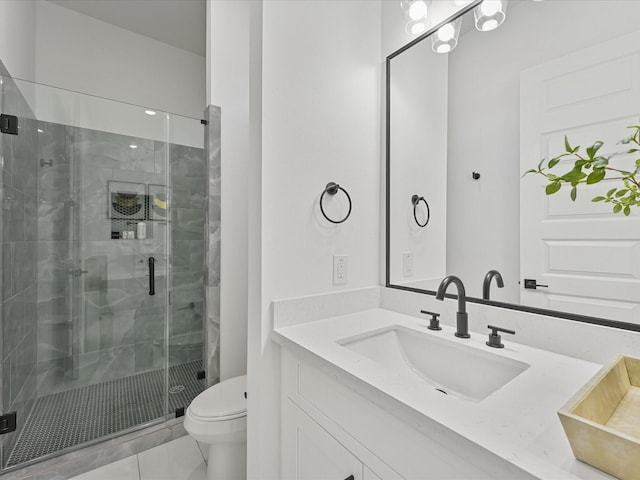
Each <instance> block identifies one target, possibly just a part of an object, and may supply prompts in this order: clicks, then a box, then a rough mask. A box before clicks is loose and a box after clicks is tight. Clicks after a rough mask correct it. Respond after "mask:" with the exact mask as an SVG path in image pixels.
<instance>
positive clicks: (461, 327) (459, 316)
mask: <svg viewBox="0 0 640 480" xmlns="http://www.w3.org/2000/svg"><path fill="white" fill-rule="evenodd" d="M451 283H455V285H456V287H457V288H458V313H456V337H460V338H469V337H470V336H471V335H469V316H468V315H467V307H466V302H467V294H466V293H465V291H464V285H463V284H462V280H460V279H459V278H458V277H456V276H455V275H449V276H447V277H444V279H443V280H442V282H440V285H439V286H438V292H437V293H436V300H444V292H446V291H447V287H448V286H449V285H450V284H451Z"/></svg>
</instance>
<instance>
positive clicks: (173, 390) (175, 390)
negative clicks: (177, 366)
mask: <svg viewBox="0 0 640 480" xmlns="http://www.w3.org/2000/svg"><path fill="white" fill-rule="evenodd" d="M183 390H184V385H176V386H175V387H171V388H170V389H169V393H172V394H176V393H180V392H182V391H183Z"/></svg>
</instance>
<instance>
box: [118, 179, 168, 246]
mask: <svg viewBox="0 0 640 480" xmlns="http://www.w3.org/2000/svg"><path fill="white" fill-rule="evenodd" d="M108 192H109V193H108V199H109V205H108V206H107V211H108V217H109V219H110V221H111V229H110V230H111V239H112V240H136V239H137V240H145V239H152V238H153V234H154V230H155V228H154V224H155V223H158V222H162V223H166V222H168V221H169V220H168V218H167V210H168V207H169V196H168V187H167V186H166V185H155V184H145V183H136V182H121V181H111V180H110V181H109V182H108Z"/></svg>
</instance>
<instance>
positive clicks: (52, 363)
mask: <svg viewBox="0 0 640 480" xmlns="http://www.w3.org/2000/svg"><path fill="white" fill-rule="evenodd" d="M0 89H1V91H0V112H1V113H2V119H1V120H0V127H2V128H1V130H2V133H1V134H0V160H1V162H2V163H1V164H0V176H1V178H0V180H1V185H2V204H1V208H0V216H1V218H0V221H1V225H2V239H1V242H2V257H1V259H0V262H1V263H0V267H1V270H2V280H1V287H2V288H1V297H0V301H1V306H2V308H1V315H0V327H1V330H0V332H1V335H2V341H1V342H0V360H1V363H0V373H1V380H0V384H1V389H2V392H1V395H0V405H1V409H0V414H2V415H3V417H1V418H0V433H1V435H0V450H1V455H0V458H1V462H2V463H1V465H0V473H2V472H4V471H7V470H8V469H13V468H18V467H19V466H22V465H25V464H27V463H31V462H34V461H36V460H38V459H43V458H49V457H51V456H55V455H60V454H62V453H66V452H69V451H70V450H74V449H76V448H78V446H79V445H83V444H84V445H86V444H87V442H96V441H100V440H104V439H106V438H109V436H115V435H118V434H122V433H123V432H130V431H133V430H136V429H139V428H142V427H145V426H149V425H152V424H154V423H158V422H162V421H165V420H166V419H167V418H169V417H172V416H176V415H177V416H179V415H180V414H181V409H184V408H186V407H187V406H188V404H189V402H190V401H191V399H193V397H194V396H195V395H197V394H198V393H199V392H200V391H202V389H203V388H204V387H205V383H204V382H205V381H206V380H204V379H203V378H204V370H205V367H204V365H205V363H206V362H205V361H204V359H205V355H206V352H205V350H206V349H205V346H204V345H205V343H206V342H204V338H205V335H204V321H203V319H204V318H205V313H204V312H205V305H204V304H205V287H204V277H205V228H206V225H205V218H206V206H207V201H208V191H207V189H208V187H207V184H208V182H207V177H208V169H207V165H208V163H207V159H206V158H205V151H204V132H205V130H204V127H203V125H202V124H201V122H200V120H195V119H191V118H185V117H181V116H177V115H172V114H168V113H166V112H160V111H152V110H149V109H145V108H143V107H139V106H134V105H128V104H123V103H118V102H114V101H110V100H105V99H102V98H96V97H91V96H87V95H82V94H78V93H75V92H69V91H65V90H60V89H55V88H52V87H48V86H43V85H38V84H34V83H29V82H25V81H21V80H17V79H12V78H10V77H0ZM208 369H209V372H208V374H209V383H213V382H214V381H216V377H217V371H211V370H212V369H211V363H210V362H209V368H208Z"/></svg>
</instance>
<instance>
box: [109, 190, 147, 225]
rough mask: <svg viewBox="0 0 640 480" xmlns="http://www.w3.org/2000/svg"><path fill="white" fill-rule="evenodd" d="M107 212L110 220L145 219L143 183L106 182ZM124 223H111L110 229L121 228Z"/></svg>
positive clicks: (145, 197)
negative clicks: (107, 195) (107, 192)
mask: <svg viewBox="0 0 640 480" xmlns="http://www.w3.org/2000/svg"><path fill="white" fill-rule="evenodd" d="M108 191H109V197H108V212H109V218H111V219H112V220H145V218H146V215H147V196H146V186H145V184H144V183H135V182H119V181H111V180H110V181H109V182H108ZM123 226H124V225H122V226H120V225H112V227H116V228H111V231H117V230H120V231H121V230H123V228H122V227H123Z"/></svg>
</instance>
